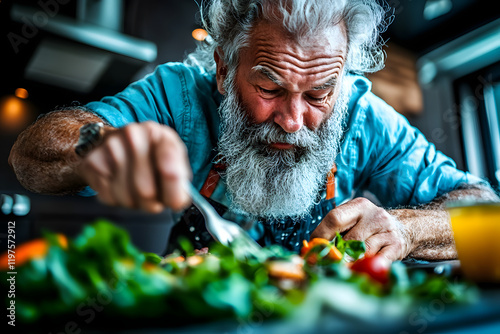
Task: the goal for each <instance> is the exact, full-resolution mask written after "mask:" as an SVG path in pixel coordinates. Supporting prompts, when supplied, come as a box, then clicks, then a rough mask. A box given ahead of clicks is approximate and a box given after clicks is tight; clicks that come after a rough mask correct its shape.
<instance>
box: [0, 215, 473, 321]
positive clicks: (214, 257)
mask: <svg viewBox="0 0 500 334" xmlns="http://www.w3.org/2000/svg"><path fill="white" fill-rule="evenodd" d="M180 244H181V248H182V249H180V250H178V251H176V252H174V253H173V254H170V255H168V256H166V257H164V258H162V257H159V256H157V255H155V254H151V253H144V252H141V251H139V250H138V249H137V248H135V247H134V246H133V244H132V243H131V241H130V238H129V235H128V234H127V232H125V231H124V230H122V229H121V228H118V227H117V226H115V225H113V224H111V223H109V222H107V221H98V222H96V223H94V224H91V225H87V226H86V227H85V228H84V230H83V231H82V233H81V234H80V235H79V236H77V237H76V238H74V239H72V240H68V239H67V238H66V237H64V236H62V235H59V234H54V233H46V234H45V236H44V238H43V239H38V240H34V241H30V242H28V243H25V244H23V245H20V246H18V247H17V249H16V269H17V280H16V296H15V305H16V314H17V319H18V322H20V323H24V324H30V323H31V324H35V325H37V324H40V323H47V322H49V321H50V322H52V323H54V321H59V320H60V319H64V323H65V324H68V323H69V322H68V321H71V322H72V323H75V324H77V325H78V326H80V325H82V326H84V325H89V324H90V325H95V326H97V327H98V326H99V325H101V324H105V323H106V324H109V322H110V320H113V319H114V320H117V321H116V322H114V323H115V324H118V325H121V326H127V324H129V323H132V322H136V323H140V324H142V325H144V324H145V323H148V324H154V325H161V326H178V325H183V324H186V323H189V324H193V323H194V322H211V321H215V320H220V319H238V321H245V319H250V318H252V317H254V316H255V314H256V312H259V314H260V315H261V316H262V317H263V320H268V319H269V320H270V319H279V318H288V319H296V318H297V317H299V318H302V319H308V321H314V319H317V318H318V317H320V316H321V314H323V313H324V312H325V310H326V312H332V313H337V314H338V313H340V314H348V315H351V316H353V315H354V316H356V315H357V316H359V317H366V316H377V317H380V316H394V315H398V314H400V313H401V312H405V310H406V311H407V310H408V308H409V307H410V306H415V303H419V302H422V301H429V300H432V299H433V298H439V297H440V296H441V295H442V293H443V291H446V293H447V298H448V300H453V301H455V302H463V301H469V300H470V299H471V298H472V296H473V295H474V293H473V292H474V289H471V287H470V286H469V285H467V284H466V283H463V282H460V281H458V282H457V281H453V280H451V279H449V278H447V277H444V276H434V275H429V274H426V273H425V272H419V271H415V272H408V270H407V269H406V268H405V266H404V265H402V264H401V263H397V262H396V263H390V262H388V261H386V260H385V259H384V258H382V257H380V256H374V257H368V256H363V255H364V252H365V246H364V243H363V242H361V241H346V240H343V239H342V237H341V236H340V235H337V237H336V238H335V240H334V241H333V242H330V241H328V240H325V239H313V240H311V241H310V242H307V241H304V247H303V248H302V251H301V254H300V255H298V254H294V253H291V252H288V251H286V250H284V249H283V248H281V247H279V246H271V247H267V248H264V249H263V250H262V252H263V254H264V258H265V259H266V260H265V261H262V260H257V259H253V258H248V259H244V258H238V257H237V256H235V254H234V253H233V250H232V249H230V248H228V247H225V246H222V245H220V244H214V245H212V247H210V250H209V251H208V252H207V251H206V250H205V251H199V250H195V249H193V248H192V246H191V245H190V244H189V242H187V241H181V242H180ZM347 258H350V259H351V260H354V262H348V261H347V260H346V259H347ZM0 269H1V270H3V271H5V272H7V271H8V269H7V255H6V254H4V255H3V256H2V258H1V260H0ZM2 282H4V283H2V284H6V281H5V280H2ZM7 283H8V282H7Z"/></svg>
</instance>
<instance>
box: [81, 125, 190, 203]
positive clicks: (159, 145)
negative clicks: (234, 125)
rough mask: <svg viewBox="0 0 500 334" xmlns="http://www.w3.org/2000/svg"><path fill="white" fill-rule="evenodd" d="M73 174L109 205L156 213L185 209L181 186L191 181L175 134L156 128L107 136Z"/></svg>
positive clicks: (184, 152) (136, 127)
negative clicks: (76, 174)
mask: <svg viewBox="0 0 500 334" xmlns="http://www.w3.org/2000/svg"><path fill="white" fill-rule="evenodd" d="M78 174H79V175H80V176H81V178H83V179H84V180H85V181H86V183H87V184H88V185H89V186H90V187H91V188H92V189H94V190H95V191H97V192H98V198H99V199H100V200H101V201H102V202H104V203H106V204H108V205H114V206H123V207H127V208H135V209H142V210H146V211H149V212H161V211H162V210H163V209H164V208H171V209H174V210H181V209H183V208H185V207H187V205H189V203H190V197H189V195H188V193H187V191H186V190H185V187H184V185H183V183H185V182H188V180H189V179H190V178H191V168H190V165H189V159H188V156H187V149H186V146H185V145H184V143H183V142H182V141H181V139H180V138H179V136H178V135H177V133H176V132H175V131H174V130H172V129H171V128H169V127H168V126H164V125H160V124H158V123H155V122H144V123H134V124H130V125H127V126H125V127H123V128H120V129H108V130H106V132H105V134H104V140H103V142H102V144H101V145H99V146H98V147H96V148H94V149H93V150H92V151H91V152H90V153H89V154H88V155H87V156H86V157H85V158H83V159H82V161H81V163H80V165H79V166H78Z"/></svg>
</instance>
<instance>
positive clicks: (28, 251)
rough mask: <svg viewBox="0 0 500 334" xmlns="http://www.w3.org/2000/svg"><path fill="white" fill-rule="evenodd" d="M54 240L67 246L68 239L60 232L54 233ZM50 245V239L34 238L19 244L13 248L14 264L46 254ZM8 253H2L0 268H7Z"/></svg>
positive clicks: (19, 264) (23, 262) (21, 263)
mask: <svg viewBox="0 0 500 334" xmlns="http://www.w3.org/2000/svg"><path fill="white" fill-rule="evenodd" d="M56 240H57V242H58V243H59V245H61V247H63V248H67V247H68V240H67V239H66V236H64V235H62V234H57V235H56ZM49 246H50V241H49V240H47V239H35V240H31V241H28V242H25V243H24V244H22V245H19V246H18V247H17V248H16V250H15V265H16V266H22V265H23V264H25V263H26V262H28V261H29V260H32V259H39V258H43V257H45V255H47V251H48V249H49ZM8 265H9V255H8V253H4V254H2V256H1V257H0V270H8Z"/></svg>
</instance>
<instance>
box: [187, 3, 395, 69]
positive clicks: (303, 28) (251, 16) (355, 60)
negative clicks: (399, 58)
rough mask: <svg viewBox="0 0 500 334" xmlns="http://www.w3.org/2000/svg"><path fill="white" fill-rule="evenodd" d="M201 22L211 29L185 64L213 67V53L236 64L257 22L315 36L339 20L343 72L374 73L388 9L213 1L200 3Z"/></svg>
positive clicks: (380, 60)
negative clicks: (342, 29) (343, 29)
mask: <svg viewBox="0 0 500 334" xmlns="http://www.w3.org/2000/svg"><path fill="white" fill-rule="evenodd" d="M200 12H201V17H202V22H203V25H204V27H205V29H206V30H207V32H208V33H209V37H208V38H207V39H206V40H205V42H203V43H201V44H200V45H199V46H198V47H197V49H196V50H195V51H194V52H193V53H191V54H189V55H188V56H187V58H186V60H185V63H186V64H187V65H193V66H202V67H204V68H205V69H206V70H208V71H209V72H214V71H215V62H214V59H213V54H214V51H215V50H217V49H218V48H220V50H221V51H222V52H221V54H220V56H222V57H223V59H224V62H225V63H226V64H227V65H228V67H236V66H237V65H238V58H239V52H240V50H241V48H243V47H245V46H248V42H249V40H250V33H251V31H252V29H253V27H254V26H255V25H256V23H258V22H259V21H260V20H262V19H265V20H268V21H270V22H276V23H280V24H281V25H283V27H284V29H286V30H287V31H288V32H289V33H290V34H291V35H292V36H294V37H295V38H297V39H300V38H304V37H308V36H317V34H318V33H319V32H321V31H324V30H325V29H328V28H329V27H332V26H334V25H337V24H339V23H341V22H343V23H344V24H345V27H346V31H347V39H348V45H347V61H346V65H345V67H346V70H347V71H348V72H353V73H360V74H361V73H371V72H376V71H378V70H380V69H382V68H383V66H384V53H383V51H382V45H383V43H382V41H381V39H380V36H379V33H380V32H382V31H384V30H385V28H386V23H387V22H386V20H385V16H386V10H385V9H384V7H382V6H380V5H379V4H378V3H377V1H376V0H213V1H211V3H210V4H208V5H203V4H202V5H201V6H200Z"/></svg>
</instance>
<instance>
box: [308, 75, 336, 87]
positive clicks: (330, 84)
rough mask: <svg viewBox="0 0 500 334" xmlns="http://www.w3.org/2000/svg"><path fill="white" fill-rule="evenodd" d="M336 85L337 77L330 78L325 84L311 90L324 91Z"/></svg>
mask: <svg viewBox="0 0 500 334" xmlns="http://www.w3.org/2000/svg"><path fill="white" fill-rule="evenodd" d="M336 85H337V77H331V78H330V79H329V80H328V81H327V82H325V83H324V84H322V85H319V86H316V87H313V90H324V89H328V88H331V87H335V86H336Z"/></svg>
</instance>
